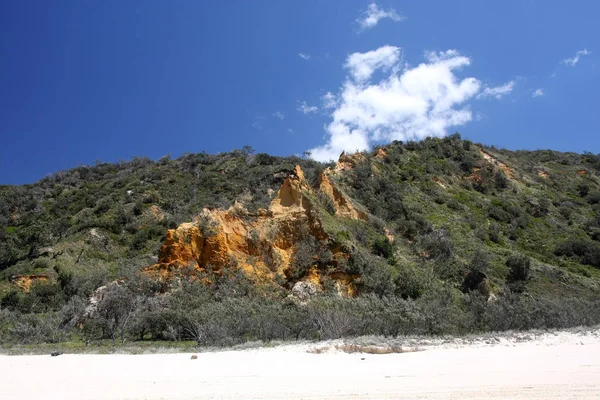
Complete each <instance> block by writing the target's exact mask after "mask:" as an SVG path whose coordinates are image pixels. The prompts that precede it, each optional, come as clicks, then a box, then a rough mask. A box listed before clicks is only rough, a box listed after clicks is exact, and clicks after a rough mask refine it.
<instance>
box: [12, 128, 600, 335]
mask: <svg viewBox="0 0 600 400" xmlns="http://www.w3.org/2000/svg"><path fill="white" fill-rule="evenodd" d="M382 149H383V150H384V154H385V155H384V156H381V155H380V154H381V153H378V152H377V150H378V149H375V150H374V151H373V152H370V153H368V152H365V153H363V154H362V155H361V156H360V157H359V156H355V157H354V161H353V165H352V168H350V169H348V170H347V171H345V172H343V173H340V174H337V175H335V176H333V177H332V180H334V183H335V184H336V185H338V187H339V188H341V189H343V191H344V192H345V193H346V194H348V196H350V198H351V199H353V201H354V202H355V203H356V204H357V205H358V206H360V207H361V208H363V209H364V210H365V211H366V212H367V213H368V221H359V220H358V221H357V220H349V219H346V218H342V217H339V216H336V215H335V208H334V206H333V204H331V201H330V200H329V198H327V197H324V196H319V195H317V196H314V197H315V198H314V200H313V201H314V204H315V210H314V211H315V212H316V213H317V214H318V215H319V218H321V220H322V221H323V228H324V229H325V231H326V232H327V234H328V236H329V239H328V240H329V243H330V244H332V243H333V244H334V245H335V246H339V247H340V248H343V249H344V251H346V252H347V253H348V254H349V255H350V258H349V259H348V260H347V261H346V262H345V263H342V262H339V265H338V267H339V268H340V269H341V270H342V271H343V272H345V273H348V274H358V275H360V278H359V280H357V282H356V283H357V286H358V288H359V293H360V295H359V296H358V297H356V298H352V299H346V298H340V297H339V296H338V295H337V294H336V290H335V287H334V285H333V282H331V284H328V283H327V282H326V284H325V285H324V287H323V288H322V289H323V291H322V292H321V293H320V294H319V295H317V296H316V297H314V298H313V299H312V300H310V301H308V302H305V303H300V302H298V301H297V300H294V299H291V298H290V297H289V293H290V289H291V285H292V284H293V283H294V282H295V281H297V280H301V279H302V278H303V277H304V276H305V275H306V274H307V272H308V271H309V269H310V268H311V266H312V264H313V263H314V262H315V261H314V260H315V259H316V260H318V263H319V265H318V267H319V268H322V269H327V268H328V267H330V265H329V264H330V263H331V253H330V252H329V250H328V247H327V246H326V243H321V242H318V241H315V240H314V237H312V236H310V235H299V236H300V237H301V238H302V239H299V242H298V243H296V246H295V248H296V252H295V254H294V257H293V259H292V264H293V271H291V273H290V277H291V279H292V281H291V282H272V284H265V283H262V284H256V283H253V282H250V281H249V280H248V278H246V277H244V276H243V275H240V274H237V273H234V269H232V270H227V271H224V274H222V275H215V276H212V275H211V276H210V277H206V276H200V277H199V279H197V280H194V281H191V282H187V281H184V282H182V283H181V284H180V285H178V286H176V288H175V289H173V290H171V291H169V292H167V293H164V287H163V286H162V285H160V284H158V283H157V282H154V281H152V280H150V279H149V278H148V277H145V276H144V275H142V274H140V270H141V269H142V268H143V267H145V266H147V265H150V264H152V263H154V262H155V261H156V255H157V252H158V248H159V247H160V244H161V242H162V240H163V238H164V234H165V232H166V230H167V229H168V228H173V227H175V226H177V225H178V224H179V223H181V222H185V221H191V220H192V219H193V217H194V216H197V215H198V214H199V212H200V211H201V210H202V208H203V207H222V208H227V207H229V206H231V205H232V204H233V203H234V201H239V202H241V203H243V204H244V205H245V207H246V208H247V209H248V210H249V211H250V212H254V211H256V210H257V209H258V208H265V207H267V205H268V204H269V202H270V201H271V199H272V197H273V196H274V193H275V191H276V190H277V189H278V187H279V186H280V185H281V183H282V182H283V180H284V179H285V177H286V176H288V174H289V173H290V172H291V171H292V169H293V167H294V165H296V164H299V165H301V167H302V169H303V170H304V172H305V175H306V177H307V180H308V181H309V182H310V184H311V185H312V186H313V187H317V185H318V176H319V174H320V172H321V171H322V170H324V169H325V168H326V167H327V166H326V165H323V164H320V163H317V162H314V161H311V160H305V159H301V158H298V157H287V158H281V157H272V156H269V155H267V154H254V153H253V151H252V149H250V148H245V149H243V150H238V151H234V152H231V153H226V154H218V155H209V154H206V153H201V154H188V155H184V156H182V157H180V158H178V159H176V160H172V159H170V158H168V157H165V158H163V159H161V160H158V161H156V162H155V161H152V160H149V159H145V158H136V159H134V160H132V161H128V162H121V163H119V164H107V163H98V164H97V165H96V166H80V167H77V168H75V169H72V170H69V171H63V172H59V173H57V174H54V175H51V176H48V177H46V178H44V179H42V180H41V181H39V182H37V183H35V184H33V185H24V186H0V343H41V342H53V343H55V342H60V341H69V340H82V341H85V342H90V341H96V340H105V339H109V340H114V341H115V342H124V341H132V340H171V341H173V340H195V341H197V342H198V343H199V344H217V345H228V344H234V343H239V342H243V341H247V340H255V339H259V340H264V341H268V340H272V339H296V338H308V339H318V338H331V337H341V336H351V335H363V334H381V335H389V336H394V335H399V334H408V333H417V334H443V333H456V334H462V333H467V332H479V331H487V330H505V329H527V328H543V327H567V326H574V325H582V324H583V325H586V324H596V323H600V311H599V310H600V308H599V307H598V306H599V305H600V296H599V294H598V293H600V292H599V291H598V289H599V287H598V284H599V282H600V250H599V249H600V214H599V212H600V181H599V180H598V177H597V174H600V156H597V155H593V154H589V153H586V154H583V155H580V154H574V153H559V152H553V151H535V152H525V151H517V152H510V151H507V150H498V149H495V148H489V147H485V146H482V145H476V144H473V143H471V142H469V141H466V140H462V139H461V138H460V136H459V135H453V136H450V137H447V138H445V139H426V140H424V141H421V142H408V143H402V142H394V143H391V144H389V145H387V146H385V147H384V148H382ZM378 154H379V155H378ZM385 231H387V232H388V233H389V235H388V236H390V235H391V236H392V237H393V239H390V238H389V237H388V236H386V235H384V234H383V232H385ZM24 274H37V275H43V276H44V277H46V278H47V279H46V280H34V281H33V283H32V284H31V288H30V290H29V291H28V292H26V291H24V290H23V289H21V288H19V287H18V286H17V285H15V284H14V283H12V281H13V280H14V279H13V278H14V277H15V276H19V275H24ZM201 282H202V283H201ZM206 282H210V284H207V283H206ZM101 286H106V289H105V292H104V297H103V298H102V301H100V302H99V303H98V304H97V307H96V308H94V309H93V310H92V309H90V308H89V306H90V303H89V299H90V297H91V296H93V294H94V291H95V290H96V289H97V288H99V287H101Z"/></svg>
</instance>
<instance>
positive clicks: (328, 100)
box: [321, 92, 337, 109]
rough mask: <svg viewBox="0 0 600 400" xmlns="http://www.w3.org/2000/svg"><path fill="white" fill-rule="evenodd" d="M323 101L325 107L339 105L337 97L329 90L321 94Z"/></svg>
mask: <svg viewBox="0 0 600 400" xmlns="http://www.w3.org/2000/svg"><path fill="white" fill-rule="evenodd" d="M321 102H322V103H323V108H325V109H329V108H335V107H336V106H337V98H336V97H335V95H334V94H333V93H331V92H327V93H325V94H324V95H323V96H321Z"/></svg>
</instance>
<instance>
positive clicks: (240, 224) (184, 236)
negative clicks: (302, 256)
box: [144, 166, 367, 295]
mask: <svg viewBox="0 0 600 400" xmlns="http://www.w3.org/2000/svg"><path fill="white" fill-rule="evenodd" d="M321 190H322V191H323V192H324V193H325V194H326V195H327V196H329V197H330V198H332V200H333V201H334V204H335V206H336V211H337V212H338V213H339V214H340V215H342V216H346V217H349V218H359V219H366V218H367V216H366V214H365V213H363V212H361V211H359V210H357V209H356V208H355V207H354V206H353V205H352V203H351V202H350V200H349V199H348V198H347V197H346V196H345V195H344V194H343V193H342V192H341V191H340V190H339V189H337V188H336V187H335V185H333V184H332V183H331V182H330V181H329V180H328V178H327V175H326V174H324V175H322V179H321ZM311 194H312V189H311V188H310V185H309V184H308V182H307V181H306V180H305V177H304V173H303V171H302V169H301V168H300V167H299V166H296V168H295V169H294V171H293V173H292V174H290V175H289V176H288V177H287V178H286V179H285V180H284V182H283V184H282V185H281V187H280V189H279V191H278V192H277V195H276V196H275V198H274V199H273V200H272V202H271V204H270V206H269V209H268V210H264V209H261V210H259V211H258V212H256V213H249V212H248V211H247V210H245V209H244V208H243V206H242V205H241V204H239V203H236V204H234V205H233V206H232V207H230V208H229V209H228V210H219V209H215V210H209V209H204V210H203V211H202V213H201V215H199V216H198V218H197V219H196V220H195V221H193V222H189V223H183V224H181V225H179V226H178V227H177V229H171V230H169V231H168V232H167V235H166V239H165V241H164V244H163V245H162V247H161V249H160V252H159V255H158V263H157V264H154V265H151V266H149V267H146V268H145V269H144V271H145V272H146V273H147V274H149V275H150V276H152V277H154V278H156V279H159V280H161V281H163V282H170V281H172V280H173V278H176V277H177V278H180V277H183V276H195V275H196V273H197V272H198V271H203V270H207V269H209V268H210V269H212V271H214V272H215V273H220V272H221V270H222V269H223V268H235V269H237V270H240V271H242V272H243V273H244V274H246V275H247V276H249V277H251V278H252V279H255V280H257V281H264V280H268V281H273V280H275V278H276V277H277V276H279V277H280V278H281V277H283V278H284V279H286V280H287V281H290V280H291V281H293V280H295V279H293V278H291V276H292V275H293V274H291V273H290V271H291V269H292V265H291V264H292V258H293V255H294V252H295V250H296V246H297V244H298V243H299V242H300V241H301V240H303V239H305V236H306V235H310V236H312V237H314V238H315V239H316V240H317V241H318V242H320V243H323V244H324V245H326V246H328V247H329V250H330V251H331V253H332V255H333V257H332V261H331V265H330V268H328V269H327V271H325V270H323V271H318V272H317V273H316V275H315V274H308V275H307V276H305V277H303V278H301V280H304V281H311V282H312V283H313V284H315V285H319V284H320V283H321V282H320V281H321V278H323V277H324V276H328V278H329V279H332V280H334V281H335V284H336V285H337V286H338V288H339V289H340V290H341V291H342V292H345V293H346V294H350V295H351V294H353V293H354V292H355V288H354V287H353V278H352V277H349V276H347V275H346V274H344V273H343V272H342V271H340V270H339V269H338V265H339V261H340V260H341V259H348V257H349V255H348V254H345V253H344V252H343V251H342V250H341V249H339V248H336V247H335V246H333V245H331V244H330V243H329V242H328V240H327V238H328V236H327V234H326V232H325V231H324V229H323V227H322V225H321V221H320V219H319V217H318V213H317V212H315V210H314V204H313V203H312V201H311V198H310V196H311ZM317 262H318V260H317V259H316V258H315V264H317ZM313 270H314V269H313ZM292 283H293V282H292Z"/></svg>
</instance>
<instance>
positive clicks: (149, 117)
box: [0, 0, 600, 184]
mask: <svg viewBox="0 0 600 400" xmlns="http://www.w3.org/2000/svg"><path fill="white" fill-rule="evenodd" d="M598 15H600V2H597V1H584V0H580V1H574V2H567V1H561V2H559V1H526V0H519V1H503V2H483V1H475V0H473V1H456V2H448V1H418V2H417V1H400V2H395V1H378V2H376V3H372V2H370V1H341V0H339V1H310V0H303V1H275V0H273V1H266V0H264V1H223V2H209V1H184V0H179V1H152V0H145V1H133V0H126V1H122V0H118V1H117V0H106V1H91V0H90V1H77V0H71V1H64V0H53V1H46V0H43V1H33V0H6V1H2V2H0V135H1V139H2V142H1V143H2V146H0V184H18V183H30V182H34V181H36V180H38V179H40V178H42V177H43V176H44V175H46V174H48V173H53V172H56V171H59V170H62V169H68V168H71V167H74V166H77V165H79V164H94V163H95V161H96V160H102V161H110V162H113V161H118V160H119V159H130V158H131V157H133V156H148V157H151V158H153V159H156V158H159V157H161V156H163V155H166V154H170V155H171V156H173V157H177V156H179V155H181V154H182V153H185V152H188V153H192V152H200V151H207V152H209V153H216V152H223V151H229V150H232V149H234V148H241V147H242V146H244V145H251V146H253V147H254V148H255V149H256V150H257V151H259V152H267V153H270V154H274V155H291V154H301V153H302V152H303V151H305V150H311V151H312V153H313V156H314V157H316V158H319V159H326V158H328V157H334V156H335V155H336V154H337V153H338V152H339V151H340V149H348V150H352V149H356V148H358V149H362V148H365V147H369V146H372V145H374V144H377V143H380V142H386V141H389V140H392V139H410V138H417V139H418V138H420V137H423V136H426V135H437V136H442V135H444V134H451V133H453V132H455V131H459V132H461V133H462V135H463V136H464V137H466V138H469V139H471V140H474V141H477V142H483V143H485V144H493V145H497V146H500V147H506V148H509V149H545V148H551V149H556V150H563V151H577V152H582V151H590V152H593V153H599V152H600V134H599V132H598V126H599V125H600V124H599V123H600V113H599V112H598V108H599V107H598V105H599V104H600V90H599V89H600V73H599V65H598V60H599V55H600V43H599V42H600V24H598V23H597V17H598Z"/></svg>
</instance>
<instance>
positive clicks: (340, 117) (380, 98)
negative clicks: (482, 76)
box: [309, 46, 481, 161]
mask: <svg viewBox="0 0 600 400" xmlns="http://www.w3.org/2000/svg"><path fill="white" fill-rule="evenodd" d="M367 54H377V55H379V56H381V57H372V56H366V55H367ZM383 54H386V55H387V56H386V57H383ZM374 59H377V60H378V62H373V60H374ZM426 59H427V62H425V63H421V64H419V65H418V66H416V67H414V68H405V69H402V66H401V65H400V49H399V48H396V47H391V46H384V47H382V48H380V49H377V50H375V51H374V52H368V53H364V54H360V53H355V54H352V55H350V56H349V57H348V60H347V62H346V64H345V67H346V68H347V69H348V71H349V75H348V77H347V78H346V80H345V82H344V85H343V87H342V89H341V91H340V93H339V95H337V100H338V103H337V106H336V108H335V109H334V110H333V111H332V114H331V118H332V120H331V122H330V123H329V125H328V126H327V127H326V130H327V133H326V138H327V142H326V143H325V144H324V145H322V146H318V147H316V148H313V149H310V150H309V151H310V152H311V153H312V157H313V158H314V159H316V160H319V161H328V160H331V159H337V157H338V156H339V154H340V153H341V152H342V151H350V152H352V151H356V150H366V149H369V148H370V147H371V143H374V142H381V141H391V140H411V139H423V138H425V137H427V136H438V137H441V136H444V135H445V134H446V131H447V129H448V128H450V127H453V126H459V125H463V124H465V123H467V122H469V121H470V120H471V119H472V115H471V111H470V110H469V108H468V107H467V106H466V105H465V103H466V102H467V101H468V100H470V99H472V98H473V97H474V96H475V95H476V94H477V93H478V92H479V90H480V87H481V82H480V81H479V80H477V79H475V78H465V79H462V80H461V79H459V78H458V77H457V76H456V75H455V71H456V70H459V69H461V68H462V67H465V66H467V65H469V64H470V62H471V60H470V59H469V58H468V57H464V56H461V55H459V54H458V52H457V51H455V50H449V51H446V52H441V53H427V54H426ZM381 60H385V61H381ZM361 62H362V63H361ZM394 63H395V64H394ZM377 69H382V70H389V71H390V73H389V74H388V75H387V76H386V77H384V78H383V79H382V80H381V81H379V82H371V81H370V78H371V77H372V75H373V72H374V71H375V70H377Z"/></svg>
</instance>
